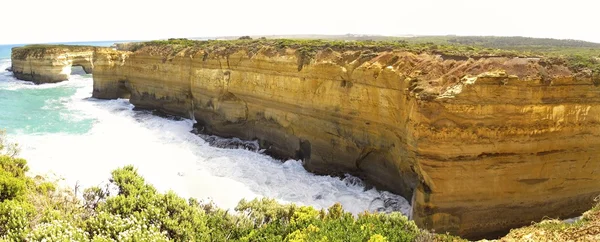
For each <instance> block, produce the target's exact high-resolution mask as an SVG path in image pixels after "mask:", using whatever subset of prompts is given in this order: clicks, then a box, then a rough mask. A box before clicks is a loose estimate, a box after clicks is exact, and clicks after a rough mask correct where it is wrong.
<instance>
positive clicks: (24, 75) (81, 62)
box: [11, 45, 97, 84]
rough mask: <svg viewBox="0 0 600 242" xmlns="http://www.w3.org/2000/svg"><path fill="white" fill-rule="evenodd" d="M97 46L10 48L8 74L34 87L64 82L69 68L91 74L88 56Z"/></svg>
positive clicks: (69, 72) (90, 59) (90, 55)
mask: <svg viewBox="0 0 600 242" xmlns="http://www.w3.org/2000/svg"><path fill="white" fill-rule="evenodd" d="M96 48H97V47H91V46H68V45H31V46H25V47H15V48H13V49H12V56H11V63H12V68H11V69H12V71H13V74H14V75H15V77H16V78H17V79H20V80H25V81H32V82H34V83H36V84H42V83H54V82H61V81H66V80H67V79H68V78H69V75H70V74H71V67H72V66H81V67H82V68H83V69H84V71H85V72H86V73H92V70H93V68H94V67H93V65H92V56H93V55H94V50H95V49H96Z"/></svg>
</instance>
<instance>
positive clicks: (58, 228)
mask: <svg viewBox="0 0 600 242" xmlns="http://www.w3.org/2000/svg"><path fill="white" fill-rule="evenodd" d="M27 240H28V241H88V235H87V233H86V232H85V231H84V230H83V229H81V228H79V227H77V226H75V225H74V224H72V223H70V222H67V221H62V220H55V221H52V222H50V223H42V224H39V225H38V226H36V228H35V229H34V230H33V231H31V233H29V234H28V235H27Z"/></svg>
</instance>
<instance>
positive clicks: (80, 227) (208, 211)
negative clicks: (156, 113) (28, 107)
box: [0, 156, 421, 241]
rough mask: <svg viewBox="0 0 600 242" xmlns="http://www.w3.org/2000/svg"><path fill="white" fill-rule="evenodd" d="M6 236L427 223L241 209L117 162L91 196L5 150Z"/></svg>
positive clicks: (0, 222) (157, 234)
mask: <svg viewBox="0 0 600 242" xmlns="http://www.w3.org/2000/svg"><path fill="white" fill-rule="evenodd" d="M0 161H1V162H0V197H1V198H2V202H0V238H1V239H6V240H11V241H23V240H30V241H40V240H46V241H410V240H413V239H414V238H416V236H417V235H418V234H419V233H421V231H420V230H419V229H418V228H417V227H416V226H415V225H414V223H413V222H412V221H408V219H407V218H406V217H404V216H402V215H400V214H389V215H387V214H367V213H365V214H361V215H359V216H358V217H355V216H353V215H352V214H350V213H348V212H345V211H344V210H343V209H342V206H341V205H339V204H335V205H333V206H332V207H330V208H329V209H327V210H317V209H315V208H313V207H306V206H296V205H294V204H280V203H278V202H277V201H275V200H274V199H268V198H262V199H254V200H252V201H245V200H242V201H240V203H239V204H238V206H237V207H236V208H235V210H236V211H237V212H238V213H229V212H228V211H226V210H222V209H219V208H218V207H216V206H214V204H213V203H210V202H208V203H202V202H199V201H197V200H195V199H189V200H185V199H183V198H181V197H179V196H177V195H176V194H175V193H174V192H167V193H164V194H163V193H159V192H157V191H156V189H155V188H154V187H153V186H151V185H149V184H147V183H146V182H145V180H144V178H142V177H141V176H140V175H139V174H138V173H137V170H136V169H135V168H133V167H132V166H125V167H123V168H120V169H117V170H114V171H113V172H112V178H111V179H110V182H111V185H112V186H114V187H117V188H118V193H117V194H115V195H113V196H109V192H108V187H109V186H107V188H106V190H103V189H101V188H99V187H91V188H88V189H86V190H85V191H84V195H83V196H84V201H80V200H78V199H76V198H75V197H74V195H73V193H71V192H68V191H60V190H58V189H57V188H56V184H55V183H52V182H48V181H46V180H44V179H43V178H41V177H36V178H35V179H31V178H29V177H27V176H25V171H26V170H27V165H26V162H25V161H24V160H21V159H16V158H12V157H8V156H2V157H0Z"/></svg>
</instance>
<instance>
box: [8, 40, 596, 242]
mask: <svg viewBox="0 0 600 242" xmlns="http://www.w3.org/2000/svg"><path fill="white" fill-rule="evenodd" d="M23 53H24V52H21V51H19V50H17V51H16V52H15V51H14V50H13V71H15V76H16V77H17V78H20V79H25V80H27V79H26V78H31V77H33V76H36V75H37V76H39V78H40V80H41V79H43V78H44V76H45V75H46V74H45V73H50V72H47V71H45V70H48V69H49V68H48V66H55V65H30V67H27V68H29V69H26V67H25V66H27V65H25V64H24V63H38V62H40V61H38V60H46V61H47V62H46V63H55V62H54V61H52V60H55V59H57V58H58V59H59V60H62V59H61V58H62V56H71V55H70V54H69V55H65V54H64V53H63V54H54V55H51V54H50V55H46V54H37V55H28V54H23ZM32 53H33V52H32ZM36 53H42V52H36ZM49 53H54V52H53V51H49ZM78 53H81V52H78ZM64 59H67V57H65V58H64ZM92 59H93V61H92V66H93V69H94V90H93V97H95V98H102V99H115V98H129V99H130V102H131V103H132V104H133V105H135V106H136V107H138V108H144V109H153V110H158V111H160V112H163V113H167V114H170V115H177V116H181V117H189V118H194V119H195V120H196V121H197V128H198V130H199V131H200V132H203V133H207V134H215V135H219V136H224V137H239V138H241V139H257V140H259V143H260V145H261V146H262V148H265V149H267V151H268V152H269V154H271V155H273V156H275V157H281V158H295V159H302V160H303V161H304V164H305V167H306V168H307V169H308V170H310V171H312V172H315V173H319V174H333V175H335V174H343V173H351V174H354V175H357V176H360V177H362V178H365V179H366V180H368V181H369V182H371V183H372V184H375V185H376V186H378V187H379V188H383V189H386V190H390V191H393V192H395V193H398V194H401V195H402V196H404V197H406V198H407V199H409V200H410V201H412V205H413V214H412V218H413V219H414V220H415V222H416V223H417V224H418V225H419V226H422V227H425V228H429V229H435V231H436V232H450V233H452V234H456V235H461V236H465V237H467V238H482V237H490V236H494V235H497V234H501V233H506V232H507V231H508V230H509V229H511V228H515V227H519V226H523V225H528V224H530V223H531V221H539V220H541V219H542V218H543V217H560V218H570V217H575V216H578V215H580V214H581V213H582V212H583V211H585V210H587V209H590V208H591V207H592V206H593V204H594V201H593V198H594V197H596V196H597V195H598V194H600V179H599V178H598V177H597V176H596V174H595V173H596V172H598V171H599V169H600V163H599V162H598V161H597V157H598V156H599V155H600V128H599V127H600V79H599V77H598V75H594V72H593V71H591V70H588V69H586V68H580V69H573V68H572V67H571V66H570V65H569V63H567V62H565V61H564V60H561V59H557V58H545V57H539V56H518V55H514V54H500V55H498V54H481V53H470V52H468V51H464V52H461V51H458V52H453V51H447V50H438V49H426V48H420V47H414V46H407V45H406V44H405V43H362V42H356V43H353V42H351V43H348V42H335V41H333V42H326V41H289V40H262V41H253V40H244V41H188V40H171V41H154V42H147V43H138V44H134V45H127V50H113V49H109V48H96V49H94V50H93V58H92ZM15 60H16V61H15ZM56 66H58V65H56ZM37 67H40V70H38V69H37ZM63 67H64V65H63ZM17 72H20V73H31V74H28V75H24V74H17ZM34 73H35V75H34ZM59 73H60V72H59ZM48 75H49V76H53V75H55V74H48ZM30 76H31V77H30ZM56 79H59V78H54V79H53V78H50V77H49V78H48V80H56Z"/></svg>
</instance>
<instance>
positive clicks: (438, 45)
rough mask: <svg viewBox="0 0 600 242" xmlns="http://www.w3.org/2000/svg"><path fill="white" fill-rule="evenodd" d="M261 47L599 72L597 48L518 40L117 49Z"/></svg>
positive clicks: (170, 43)
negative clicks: (533, 62)
mask: <svg viewBox="0 0 600 242" xmlns="http://www.w3.org/2000/svg"><path fill="white" fill-rule="evenodd" d="M264 46H271V47H275V48H278V49H285V48H291V49H296V50H299V52H300V53H301V54H303V55H307V56H309V57H311V56H314V55H315V54H316V53H317V52H318V51H320V50H326V49H331V50H334V51H339V52H342V51H363V52H365V51H367V52H374V53H376V52H385V51H406V52H411V53H415V54H423V53H425V54H432V55H439V56H440V57H441V58H442V59H445V60H448V59H451V60H468V59H475V60H478V59H482V58H493V57H506V58H514V57H521V58H539V59H541V60H542V61H543V62H544V63H551V64H555V65H556V64H558V65H565V66H567V67H568V68H569V69H570V70H572V71H573V72H581V71H593V72H600V44H597V43H591V42H584V41H575V40H553V39H535V38H524V37H455V38H451V37H439V36H438V37H415V38H402V39H393V40H382V41H372V40H319V39H264V38H262V39H256V40H253V39H238V40H189V39H169V40H155V41H149V42H139V43H128V44H126V45H121V47H125V50H130V51H138V50H142V49H144V47H161V49H162V52H163V53H162V54H167V55H175V54H177V53H179V52H180V51H182V50H184V49H188V48H192V49H208V50H211V51H220V52H233V51H235V50H238V49H242V48H244V49H249V50H258V49H260V48H261V47H264Z"/></svg>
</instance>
